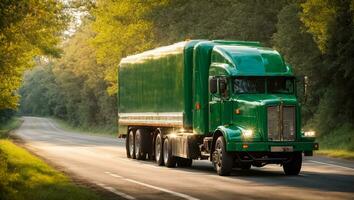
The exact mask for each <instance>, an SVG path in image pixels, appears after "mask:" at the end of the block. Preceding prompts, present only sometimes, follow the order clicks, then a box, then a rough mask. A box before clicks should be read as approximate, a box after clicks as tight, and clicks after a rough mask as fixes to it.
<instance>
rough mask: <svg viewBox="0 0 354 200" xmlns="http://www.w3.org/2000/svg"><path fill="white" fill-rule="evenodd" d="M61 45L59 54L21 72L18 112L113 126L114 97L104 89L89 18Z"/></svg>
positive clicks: (79, 124) (78, 122) (83, 123)
mask: <svg viewBox="0 0 354 200" xmlns="http://www.w3.org/2000/svg"><path fill="white" fill-rule="evenodd" d="M85 23H87V24H86V25H85V26H83V27H81V29H80V30H78V31H77V33H76V34H75V36H73V37H72V38H70V39H69V40H68V41H67V42H66V43H65V44H64V46H63V50H64V54H63V55H62V58H60V59H58V60H55V61H49V62H47V63H42V64H41V65H42V66H39V67H37V68H35V69H34V70H32V71H31V72H28V73H27V74H26V75H25V79H24V82H23V86H22V88H21V89H20V94H21V96H22V98H21V107H20V108H21V109H20V110H21V112H22V113H23V114H33V115H41V116H55V117H58V118H61V119H65V120H67V121H69V122H70V124H72V125H74V126H81V127H84V128H85V127H86V128H88V127H95V126H99V127H101V126H107V125H109V126H111V127H116V120H117V115H116V110H117V108H116V97H115V96H109V95H108V93H107V91H106V90H107V88H108V86H109V85H108V83H107V82H106V81H105V80H104V78H105V67H104V66H103V65H101V64H98V63H97V61H96V51H95V49H94V48H93V47H92V46H91V45H90V43H89V41H90V39H92V37H93V36H94V34H93V32H92V31H91V23H90V22H89V21H87V22H85Z"/></svg>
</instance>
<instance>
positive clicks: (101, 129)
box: [51, 118, 118, 136]
mask: <svg viewBox="0 0 354 200" xmlns="http://www.w3.org/2000/svg"><path fill="white" fill-rule="evenodd" d="M51 120H53V121H54V122H56V123H57V124H58V126H59V127H60V128H61V129H63V130H66V131H74V132H78V133H85V134H93V135H111V136H116V135H117V134H118V131H117V127H114V126H113V127H112V126H98V127H80V126H79V127H75V126H73V125H71V124H70V123H69V122H67V121H65V120H62V119H58V118H51Z"/></svg>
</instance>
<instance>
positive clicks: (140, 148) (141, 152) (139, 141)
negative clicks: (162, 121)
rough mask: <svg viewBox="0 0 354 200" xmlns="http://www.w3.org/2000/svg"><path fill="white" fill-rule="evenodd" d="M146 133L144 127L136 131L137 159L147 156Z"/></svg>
mask: <svg viewBox="0 0 354 200" xmlns="http://www.w3.org/2000/svg"><path fill="white" fill-rule="evenodd" d="M146 142H147V141H146V134H145V133H144V131H143V130H142V129H138V130H136V132H135V140H134V144H135V145H134V146H135V157H136V159H137V160H144V159H145V158H146V150H145V149H146V145H145V144H146Z"/></svg>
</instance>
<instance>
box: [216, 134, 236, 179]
mask: <svg viewBox="0 0 354 200" xmlns="http://www.w3.org/2000/svg"><path fill="white" fill-rule="evenodd" d="M233 161H234V158H233V156H232V154H230V153H229V152H226V145H225V140H224V137H223V136H219V137H218V139H217V140H216V143H215V150H214V152H213V164H214V167H215V169H216V173H217V174H218V175H220V176H228V175H230V174H231V171H232V166H233Z"/></svg>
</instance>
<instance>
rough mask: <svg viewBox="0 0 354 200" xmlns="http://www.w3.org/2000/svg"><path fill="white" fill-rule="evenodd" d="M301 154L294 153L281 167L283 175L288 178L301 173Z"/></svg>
mask: <svg viewBox="0 0 354 200" xmlns="http://www.w3.org/2000/svg"><path fill="white" fill-rule="evenodd" d="M301 165H302V153H301V152H296V153H294V155H293V156H292V158H290V160H289V161H288V162H286V163H284V165H283V170H284V173H285V174H286V175H288V176H295V175H298V174H299V173H300V171H301Z"/></svg>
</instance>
